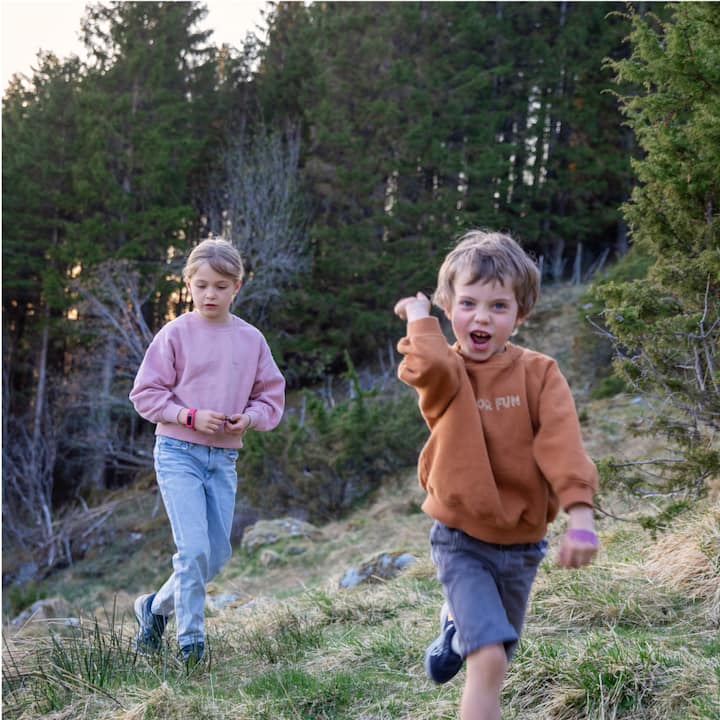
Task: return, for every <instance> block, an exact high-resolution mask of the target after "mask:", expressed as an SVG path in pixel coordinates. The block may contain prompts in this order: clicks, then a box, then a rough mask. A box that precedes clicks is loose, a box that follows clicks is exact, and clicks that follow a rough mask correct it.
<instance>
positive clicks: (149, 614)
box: [134, 593, 168, 650]
mask: <svg viewBox="0 0 720 720" xmlns="http://www.w3.org/2000/svg"><path fill="white" fill-rule="evenodd" d="M155 595H156V593H151V594H150V595H140V597H139V598H137V599H136V600H135V605H134V610H135V619H136V620H137V621H138V625H139V626H140V629H139V630H138V634H137V635H136V636H135V647H136V648H137V649H138V650H159V649H160V645H161V644H162V635H163V633H164V632H165V626H166V625H167V621H168V619H167V617H166V616H165V615H156V614H155V613H154V612H153V611H152V609H151V608H152V602H153V600H154V599H155Z"/></svg>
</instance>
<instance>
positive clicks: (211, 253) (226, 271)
mask: <svg viewBox="0 0 720 720" xmlns="http://www.w3.org/2000/svg"><path fill="white" fill-rule="evenodd" d="M203 263H207V264H208V265H209V266H210V267H211V268H212V269H213V270H214V271H215V272H216V273H219V274H220V275H226V276H227V277H229V278H232V279H233V280H234V281H236V282H239V281H241V280H242V279H243V277H244V275H245V268H244V267H243V261H242V258H241V257H240V253H239V252H238V251H237V248H236V247H235V246H234V245H233V244H232V243H230V242H228V241H227V240H225V239H223V238H208V239H207V240H203V241H202V242H201V243H200V244H198V245H196V246H195V247H194V248H193V250H192V252H191V253H190V255H189V257H188V259H187V262H186V263H185V268H184V269H183V280H184V281H185V282H190V278H192V276H193V275H194V274H195V273H196V272H197V270H198V268H199V267H200V266H201V265H202V264H203Z"/></svg>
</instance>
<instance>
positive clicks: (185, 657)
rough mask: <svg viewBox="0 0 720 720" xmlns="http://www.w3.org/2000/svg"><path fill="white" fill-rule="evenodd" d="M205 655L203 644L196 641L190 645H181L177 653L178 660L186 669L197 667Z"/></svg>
mask: <svg viewBox="0 0 720 720" xmlns="http://www.w3.org/2000/svg"><path fill="white" fill-rule="evenodd" d="M204 655H205V643H203V642H202V641H198V642H196V643H193V644H192V645H183V646H182V647H181V648H180V652H178V658H179V659H180V660H181V661H182V662H184V663H185V665H186V666H187V667H188V669H190V668H192V667H194V666H195V665H197V664H198V663H199V662H200V661H201V660H202V659H203V656H204Z"/></svg>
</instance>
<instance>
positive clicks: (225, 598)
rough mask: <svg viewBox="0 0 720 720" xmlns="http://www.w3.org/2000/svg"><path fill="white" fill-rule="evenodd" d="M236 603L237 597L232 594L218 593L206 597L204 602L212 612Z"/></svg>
mask: <svg viewBox="0 0 720 720" xmlns="http://www.w3.org/2000/svg"><path fill="white" fill-rule="evenodd" d="M237 601H238V596H237V595H235V594H234V593H218V594H217V595H209V594H208V595H207V596H206V602H207V604H208V605H209V606H210V607H211V608H212V609H213V610H221V609H222V608H224V607H227V606H228V605H232V604H233V603H236V602H237Z"/></svg>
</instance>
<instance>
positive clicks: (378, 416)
mask: <svg viewBox="0 0 720 720" xmlns="http://www.w3.org/2000/svg"><path fill="white" fill-rule="evenodd" d="M347 362H348V365H349V367H350V371H349V372H348V374H347V377H348V380H349V382H350V388H351V393H350V397H349V398H347V399H346V400H343V401H341V402H337V403H334V404H331V403H328V402H326V401H325V400H323V398H322V397H320V396H319V395H318V394H316V393H312V392H308V391H305V392H304V393H303V394H302V401H301V407H300V409H299V411H296V412H294V413H288V414H287V415H286V417H285V418H284V419H283V421H282V423H281V424H280V426H279V427H278V428H276V429H275V430H274V431H273V432H271V433H251V434H250V435H248V436H247V440H246V443H245V451H244V454H243V462H242V466H241V467H240V473H241V474H242V475H243V491H244V494H245V496H246V498H247V500H248V501H249V502H250V503H251V504H252V505H253V506H254V507H255V508H257V509H258V510H259V511H260V512H262V513H264V514H272V515H278V514H280V513H284V512H290V513H293V512H301V513H302V514H307V515H308V516H309V519H311V520H315V521H323V522H324V521H327V520H330V519H335V518H338V517H340V516H342V515H343V514H344V513H345V512H346V511H347V510H349V509H350V508H352V507H353V506H354V505H355V504H356V503H357V502H358V501H360V500H361V499H362V498H364V497H366V496H367V495H368V494H369V493H371V492H372V491H373V490H375V489H376V488H377V487H378V486H379V484H380V483H381V481H382V479H383V477H385V476H386V475H387V474H388V473H391V472H393V471H394V470H397V469H399V468H401V467H406V466H408V465H412V464H414V463H415V461H416V459H417V453H418V451H419V448H420V445H421V443H422V440H423V438H424V435H425V428H424V425H423V423H422V420H421V418H420V414H419V413H418V411H417V404H416V400H415V396H414V395H413V394H411V393H410V392H405V391H404V389H400V390H402V392H400V390H399V391H398V393H397V394H393V395H391V396H389V397H386V396H383V395H381V394H380V392H379V391H378V390H363V389H362V388H361V386H360V383H359V380H358V376H357V373H356V372H355V370H354V368H353V367H352V364H351V363H350V360H349V358H347Z"/></svg>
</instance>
